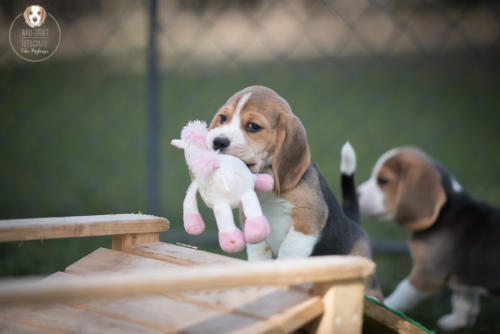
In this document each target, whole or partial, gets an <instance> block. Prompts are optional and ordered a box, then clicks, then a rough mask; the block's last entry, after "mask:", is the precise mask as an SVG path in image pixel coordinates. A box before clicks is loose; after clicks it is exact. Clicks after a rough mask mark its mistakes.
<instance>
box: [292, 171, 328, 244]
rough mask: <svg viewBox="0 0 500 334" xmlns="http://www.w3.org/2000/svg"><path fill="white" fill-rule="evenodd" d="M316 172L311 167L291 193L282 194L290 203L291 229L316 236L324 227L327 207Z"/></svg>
mask: <svg viewBox="0 0 500 334" xmlns="http://www.w3.org/2000/svg"><path fill="white" fill-rule="evenodd" d="M319 188H320V186H319V179H318V174H317V171H316V170H315V169H314V168H313V167H312V166H311V167H310V168H309V169H308V170H307V172H306V173H305V174H304V177H303V179H302V182H300V183H299V184H298V185H297V186H296V187H295V188H294V189H293V190H292V191H288V192H286V193H283V194H282V197H283V198H284V199H286V200H288V201H290V202H291V203H293V205H294V208H293V209H292V220H293V229H294V230H295V231H297V232H301V233H304V234H306V235H317V234H318V233H319V231H321V229H323V227H324V226H325V223H326V219H327V218H328V206H327V205H326V203H325V200H324V198H323V196H322V195H321V193H320V192H318V190H319Z"/></svg>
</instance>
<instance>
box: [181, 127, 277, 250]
mask: <svg viewBox="0 0 500 334" xmlns="http://www.w3.org/2000/svg"><path fill="white" fill-rule="evenodd" d="M207 133H208V129H207V125H206V123H205V122H202V121H190V122H189V123H188V124H187V125H186V126H185V127H184V128H183V129H182V132H181V139H174V140H172V142H171V144H172V145H173V146H175V147H177V148H180V149H184V155H185V157H186V163H187V165H188V167H189V171H190V174H191V179H192V182H191V184H190V185H189V188H188V190H187V193H186V197H185V198H184V204H183V210H184V213H183V218H184V228H185V229H186V231H187V232H188V233H189V234H200V233H202V232H203V231H204V229H205V223H204V222H203V219H202V218H201V215H200V213H199V211H198V203H197V201H196V193H197V191H199V192H200V195H201V198H202V199H203V201H204V202H205V204H206V205H207V206H208V207H209V208H211V209H212V210H213V211H214V215H215V220H216V221H217V228H218V230H219V244H220V246H221V248H222V250H224V251H225V252H228V253H233V252H238V251H240V250H242V249H243V248H244V247H245V243H246V242H249V243H257V242H260V241H262V240H264V239H265V238H266V237H267V236H268V235H269V232H270V228H269V223H268V221H267V219H266V217H264V215H263V214H262V209H261V207H260V203H259V200H258V198H257V194H256V193H255V191H254V188H255V189H257V190H260V191H271V190H272V189H273V186H274V180H273V178H272V176H270V175H267V174H252V173H251V172H250V170H249V169H248V167H247V166H246V165H245V163H243V161H241V160H240V159H238V158H237V157H234V156H231V155H225V154H220V153H219V152H215V151H212V150H210V149H209V148H208V146H207V144H206V143H205V138H206V135H207ZM240 205H241V207H242V208H243V212H244V214H245V217H246V221H245V223H244V225H243V226H244V227H243V230H244V233H242V232H241V230H240V229H239V228H238V227H236V225H235V223H234V219H233V212H232V209H234V208H237V207H240Z"/></svg>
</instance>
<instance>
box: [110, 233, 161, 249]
mask: <svg viewBox="0 0 500 334" xmlns="http://www.w3.org/2000/svg"><path fill="white" fill-rule="evenodd" d="M158 241H160V233H158V232H156V233H134V234H119V235H113V239H112V243H111V245H112V246H111V247H112V248H113V249H114V250H117V251H127V249H128V248H130V247H132V246H135V245H140V244H146V243H152V242H158Z"/></svg>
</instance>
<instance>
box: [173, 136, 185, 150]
mask: <svg viewBox="0 0 500 334" xmlns="http://www.w3.org/2000/svg"><path fill="white" fill-rule="evenodd" d="M170 144H171V145H172V146H174V147H177V148H180V149H181V150H183V149H184V148H186V143H185V142H184V141H183V140H182V139H172V141H171V142H170Z"/></svg>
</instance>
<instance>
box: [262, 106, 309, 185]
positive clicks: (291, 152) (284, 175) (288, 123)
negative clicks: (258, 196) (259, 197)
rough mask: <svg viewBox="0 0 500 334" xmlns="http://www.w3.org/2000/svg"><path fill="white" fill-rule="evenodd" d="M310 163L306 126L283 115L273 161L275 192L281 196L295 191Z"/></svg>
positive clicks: (280, 117) (295, 118)
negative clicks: (292, 190)
mask: <svg viewBox="0 0 500 334" xmlns="http://www.w3.org/2000/svg"><path fill="white" fill-rule="evenodd" d="M310 163H311V152H310V151H309V146H308V145H307V135H306V130H305V129H304V126H303V125H302V123H301V122H300V121H299V119H298V118H297V117H295V116H293V115H285V114H283V113H281V114H280V115H279V116H278V128H277V134H276V146H275V149H274V156H273V161H272V169H273V175H274V191H275V192H276V193H277V194H279V193H280V192H286V191H288V190H290V189H293V188H294V187H295V186H296V185H297V183H299V181H300V179H301V178H302V175H304V173H305V171H306V170H307V168H308V167H309V165H310Z"/></svg>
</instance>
